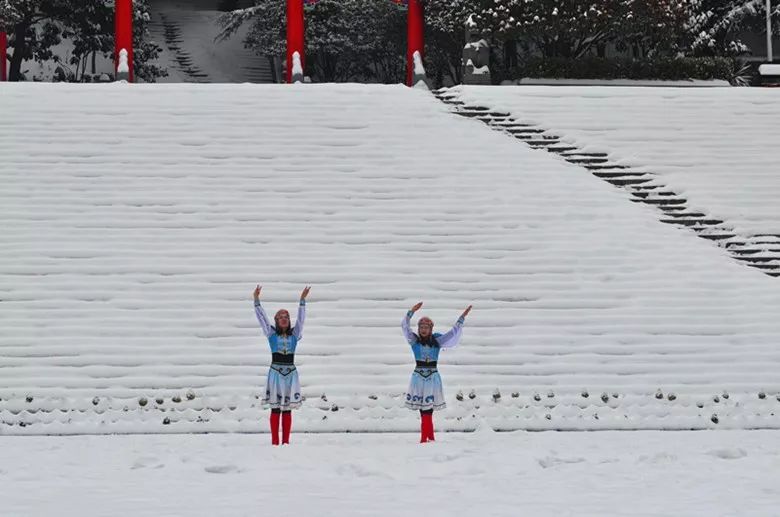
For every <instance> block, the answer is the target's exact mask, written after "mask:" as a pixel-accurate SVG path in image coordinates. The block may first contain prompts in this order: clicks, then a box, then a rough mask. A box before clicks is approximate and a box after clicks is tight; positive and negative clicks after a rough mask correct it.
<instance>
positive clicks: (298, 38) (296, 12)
mask: <svg viewBox="0 0 780 517" xmlns="http://www.w3.org/2000/svg"><path fill="white" fill-rule="evenodd" d="M303 24H304V22H303V0H287V73H286V74H285V80H286V81H287V82H288V83H291V82H292V73H293V54H294V53H295V52H297V53H298V55H299V56H300V58H301V68H302V69H303V70H306V68H305V60H304V57H305V55H304V51H303V46H304V39H303V31H304V25H303Z"/></svg>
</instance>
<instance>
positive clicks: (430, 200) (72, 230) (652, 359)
mask: <svg viewBox="0 0 780 517" xmlns="http://www.w3.org/2000/svg"><path fill="white" fill-rule="evenodd" d="M556 91H558V90H557V89H556ZM609 91H615V90H614V89H612V88H611V89H610V90H609ZM727 91H734V90H727ZM0 112H2V113H3V114H4V115H5V116H6V119H7V120H10V121H12V122H11V123H10V124H4V125H2V126H0V155H2V156H3V160H2V161H0V225H1V226H2V232H0V423H1V425H0V433H5V434H9V433H27V434H40V433H100V432H190V431H247V432H252V431H261V430H265V428H266V425H265V423H266V421H265V418H264V415H265V413H264V412H263V411H262V410H261V408H260V407H259V406H258V401H257V397H258V396H259V394H260V393H261V390H262V389H263V382H264V374H265V371H266V366H267V364H268V362H269V359H270V357H269V355H270V354H269V353H268V350H267V345H266V343H265V340H264V339H263V338H262V336H261V335H260V332H259V329H258V327H257V322H256V321H255V319H254V314H253V311H252V303H251V291H252V289H253V288H254V285H255V284H256V283H261V284H263V285H264V291H263V293H264V300H265V303H266V306H267V308H268V309H269V310H270V311H275V310H276V309H277V308H280V307H287V308H293V307H294V305H295V301H296V299H297V296H298V294H299V293H300V290H301V288H302V287H303V286H304V285H305V284H310V285H313V289H312V293H311V295H310V304H309V315H308V322H307V327H306V331H305V337H304V340H303V342H302V343H301V345H300V348H299V353H298V357H297V358H296V362H297V364H298V366H299V371H300V374H301V381H302V386H303V391H304V395H305V397H306V401H305V403H304V408H303V409H302V410H301V411H300V412H299V413H297V414H296V430H308V431H329V430H333V431H339V430H374V431H378V430H386V431H395V430H412V429H415V428H416V427H417V417H416V415H415V414H414V413H412V412H410V411H407V410H404V409H403V408H402V402H401V395H402V394H403V392H404V390H405V388H406V384H407V382H408V378H409V375H410V373H411V370H412V365H413V363H412V357H411V353H410V351H409V349H408V347H407V346H406V344H405V342H404V340H403V338H402V337H401V333H400V329H399V323H400V320H401V318H402V316H403V314H404V312H405V311H406V310H407V309H408V308H409V307H410V306H411V305H412V304H413V303H414V302H416V301H418V300H423V301H425V307H424V308H423V311H422V312H423V313H426V314H428V315H430V316H431V317H432V318H433V319H434V321H435V322H436V324H437V330H446V329H447V327H448V326H449V325H450V324H452V323H454V320H455V319H456V318H457V316H458V314H459V313H460V312H461V311H462V309H463V308H464V307H465V306H466V305H468V304H469V303H473V304H474V311H473V312H472V314H471V315H470V316H469V318H468V321H467V323H466V329H465V333H464V339H463V342H462V344H461V346H460V347H459V348H456V349H455V350H448V351H447V352H445V353H443V354H442V358H441V367H440V370H441V372H442V375H443V378H444V385H445V390H446V393H447V397H448V404H449V407H448V409H447V410H446V411H443V412H442V413H441V415H440V416H438V417H437V425H438V427H439V428H442V429H450V430H459V429H466V430H467V429H473V428H474V427H475V426H476V425H477V424H478V422H480V421H485V422H487V423H488V424H490V425H491V426H492V427H494V428H496V429H502V430H509V429H518V428H530V429H549V428H554V429H603V428H619V429H622V428H631V429H635V428H662V429H667V428H670V429H675V428H681V429H688V428H702V427H704V428H707V427H713V428H714V427H737V428H757V427H758V428H761V427H775V428H776V427H780V415H778V414H777V413H776V411H777V410H778V409H780V400H779V399H778V398H779V397H780V378H779V377H778V375H777V371H778V365H780V350H778V347H777V343H778V337H779V336H780V318H778V317H777V315H778V313H780V293H778V290H777V283H776V282H775V281H774V280H773V279H771V278H768V277H766V276H764V275H762V274H760V273H757V272H756V271H754V270H751V269H749V268H747V267H744V266H741V265H738V264H737V263H735V262H733V261H732V260H731V259H730V258H729V257H728V256H727V255H726V254H725V253H724V252H723V251H722V250H721V249H719V248H717V247H716V246H715V245H713V244H710V243H708V242H705V241H702V240H700V239H696V238H694V237H693V236H692V235H691V234H690V233H689V232H686V231H680V230H676V229H674V228H671V227H669V226H665V225H663V224H660V223H659V222H658V221H657V217H656V215H655V214H654V212H653V211H652V210H650V209H648V208H645V207H642V206H637V205H635V204H633V203H630V202H629V201H627V200H626V199H625V196H624V195H623V194H622V193H621V192H619V191H617V190H615V189H613V188H612V187H610V186H609V185H606V184H604V183H603V182H601V181H600V180H598V179H596V178H594V177H592V176H590V175H588V174H584V173H583V171H582V170H581V169H580V168H579V167H577V166H574V165H571V164H567V163H564V162H562V161H560V160H558V159H556V158H554V157H552V156H551V155H549V154H547V153H542V152H537V151H532V150H530V149H528V148H527V147H526V146H524V145H522V144H520V143H518V142H517V141H516V140H514V139H512V138H510V137H508V136H506V135H501V134H498V133H495V132H493V131H491V130H490V129H488V128H487V127H484V126H483V125H482V124H481V123H478V122H475V121H473V120H466V119H463V118H459V117H456V116H454V115H452V114H450V113H448V110H447V107H446V106H445V105H443V104H441V103H440V102H438V101H437V100H435V99H434V98H433V97H432V96H431V95H430V94H429V93H426V92H424V91H416V90H410V89H408V88H404V87H401V86H380V85H372V86H368V85H363V86H361V85H306V86H273V85H269V86H258V85H175V86H174V85H158V86H151V85H146V86H143V85H119V84H113V85H17V84H5V85H0ZM713 177H717V178H720V177H722V175H717V174H715V175H714V176H713ZM768 188H771V185H769V187H768ZM756 199H757V200H760V199H761V196H760V194H758V193H757V194H756ZM757 213H758V214H761V213H762V212H761V211H757Z"/></svg>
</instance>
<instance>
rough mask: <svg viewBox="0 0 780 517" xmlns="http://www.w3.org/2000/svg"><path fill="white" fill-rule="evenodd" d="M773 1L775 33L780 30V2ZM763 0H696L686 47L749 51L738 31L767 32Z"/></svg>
mask: <svg viewBox="0 0 780 517" xmlns="http://www.w3.org/2000/svg"><path fill="white" fill-rule="evenodd" d="M772 3H773V6H772V7H773V12H772V18H773V22H774V23H773V27H774V33H775V34H776V35H777V34H780V2H778V1H777V0H775V1H774V2H772ZM765 20H766V0H695V1H694V5H693V7H692V13H691V17H690V20H689V22H688V27H687V32H688V37H687V39H686V43H685V45H686V48H687V50H688V51H689V53H691V54H693V55H704V56H713V55H715V56H717V55H725V56H736V55H742V54H746V53H749V52H750V51H751V49H750V48H748V47H747V45H745V44H744V43H743V42H742V41H741V40H740V38H739V34H740V32H741V31H745V30H747V31H755V32H759V33H760V32H763V33H766V26H765Z"/></svg>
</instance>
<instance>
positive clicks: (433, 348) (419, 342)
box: [401, 302, 471, 443]
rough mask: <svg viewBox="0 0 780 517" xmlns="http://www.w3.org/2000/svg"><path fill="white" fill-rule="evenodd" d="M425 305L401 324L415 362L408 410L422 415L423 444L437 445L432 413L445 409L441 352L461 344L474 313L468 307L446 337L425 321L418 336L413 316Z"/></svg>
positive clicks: (419, 324)
mask: <svg viewBox="0 0 780 517" xmlns="http://www.w3.org/2000/svg"><path fill="white" fill-rule="evenodd" d="M422 304H423V303H422V302H420V303H418V304H416V305H415V306H414V307H412V308H411V309H410V310H409V311H408V312H407V313H406V316H405V317H404V319H403V321H402V322H401V329H402V330H403V333H404V337H406V341H408V342H409V345H411V347H412V353H413V354H414V359H415V361H416V367H415V369H414V372H413V373H412V379H411V381H410V382H409V389H408V390H407V391H406V402H405V406H406V407H408V408H409V409H412V410H415V411H418V410H419V411H420V443H425V442H429V441H430V442H432V441H434V434H433V412H434V411H435V410H438V409H444V408H445V407H446V406H447V404H445V402H444V390H443V389H442V384H441V376H440V375H439V371H438V370H437V368H436V365H437V362H438V360H439V352H440V351H441V349H442V348H453V347H455V346H456V345H457V344H458V342H459V341H460V337H461V335H462V333H463V324H464V323H465V322H466V316H468V314H469V312H471V305H469V306H468V307H467V308H466V310H465V311H463V314H461V315H460V318H458V321H457V322H456V323H455V326H454V327H452V329H451V330H449V331H448V332H447V333H445V334H439V333H434V332H433V321H431V319H430V318H427V317H422V318H420V320H419V321H418V322H417V334H415V333H414V332H412V330H411V329H410V327H409V323H410V322H411V319H412V316H413V315H414V313H415V312H417V311H418V310H420V307H422Z"/></svg>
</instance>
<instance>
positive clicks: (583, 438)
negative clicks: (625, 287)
mask: <svg viewBox="0 0 780 517" xmlns="http://www.w3.org/2000/svg"><path fill="white" fill-rule="evenodd" d="M265 438H266V437H258V436H255V435H232V436H231V435H198V436H180V435H173V436H79V437H67V438H56V437H46V438H41V437H5V438H2V447H1V448H0V480H2V483H0V500H2V501H3V515H14V516H17V515H18V516H22V515H23V516H25V517H49V516H51V515H60V516H63V517H70V516H78V517H102V516H105V515H112V516H115V517H124V516H128V517H179V516H181V515H187V516H190V517H213V516H216V515H228V516H239V515H241V516H250V515H313V514H316V515H321V516H340V517H353V516H371V517H385V516H388V517H395V516H398V515H408V514H412V513H418V512H423V513H424V514H425V515H431V516H452V515H490V516H494V517H499V516H507V517H516V516H517V515H532V516H534V517H547V516H552V517H557V516H560V515H567V516H568V515H576V516H579V517H585V516H592V517H604V516H609V515H632V516H638V517H648V516H664V517H666V516H670V515H674V516H676V517H696V516H701V515H708V516H734V515H740V516H751V517H770V516H776V515H777V502H778V500H780V489H778V487H777V480H776V478H775V477H774V476H773V475H772V473H774V472H777V471H778V469H780V449H778V446H777V432H776V431H752V432H747V431H720V432H687V433H681V432H641V431H640V432H631V433H625V432H603V433H523V432H516V433H502V434H496V433H483V432H477V433H468V434H440V435H439V441H438V442H437V443H433V444H427V445H424V446H421V445H419V444H417V443H415V440H414V437H413V436H410V435H405V434H395V435H392V434H377V435H365V434H340V435H322V434H320V435H306V436H301V435H298V436H294V437H293V445H292V446H291V447H283V448H275V447H271V446H270V445H268V444H267V443H266V440H265Z"/></svg>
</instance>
